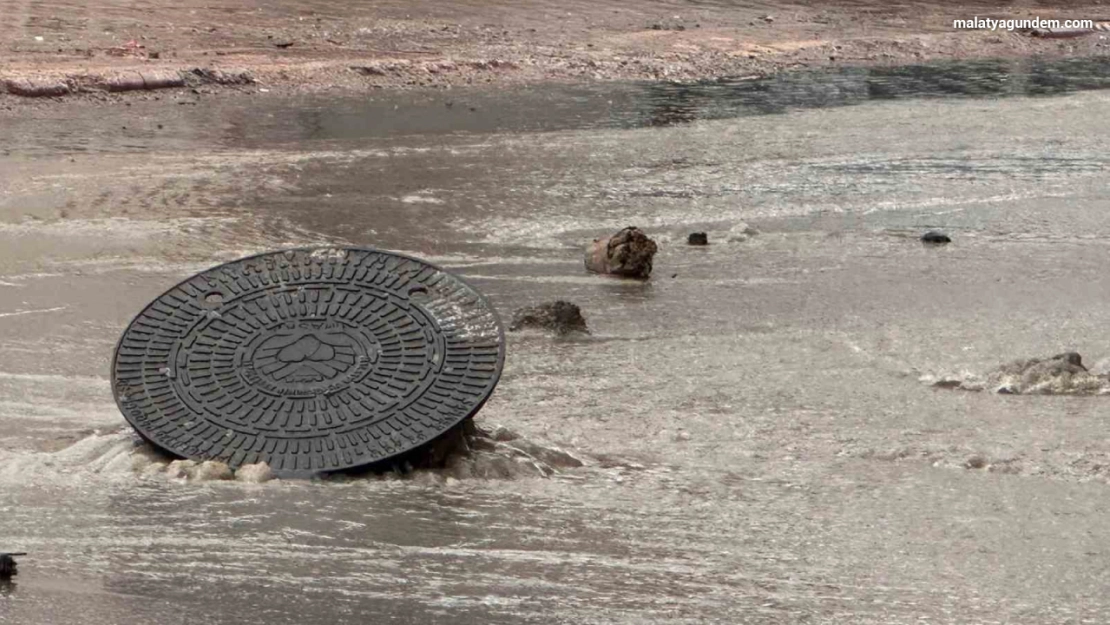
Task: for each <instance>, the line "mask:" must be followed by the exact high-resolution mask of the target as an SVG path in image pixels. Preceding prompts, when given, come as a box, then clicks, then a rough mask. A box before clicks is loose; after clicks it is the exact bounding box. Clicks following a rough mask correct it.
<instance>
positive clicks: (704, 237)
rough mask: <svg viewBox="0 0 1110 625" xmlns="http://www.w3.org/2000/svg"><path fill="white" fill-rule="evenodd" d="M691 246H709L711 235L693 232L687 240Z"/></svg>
mask: <svg viewBox="0 0 1110 625" xmlns="http://www.w3.org/2000/svg"><path fill="white" fill-rule="evenodd" d="M686 243H688V244H689V245H709V235H708V234H706V233H704V232H691V233H690V236H689V237H687V238H686Z"/></svg>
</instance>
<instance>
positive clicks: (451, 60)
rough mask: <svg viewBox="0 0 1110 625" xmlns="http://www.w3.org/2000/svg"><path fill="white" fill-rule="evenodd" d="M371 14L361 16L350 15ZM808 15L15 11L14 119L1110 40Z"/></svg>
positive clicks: (1052, 12) (470, 7)
mask: <svg viewBox="0 0 1110 625" xmlns="http://www.w3.org/2000/svg"><path fill="white" fill-rule="evenodd" d="M352 4H354V5H356V6H350V5H352ZM822 4H823V6H820V7H803V6H794V5H790V4H781V3H774V4H769V3H763V4H761V5H759V6H748V7H739V8H737V7H722V6H713V5H696V6H676V5H663V4H661V3H657V2H643V1H640V2H633V3H628V2H616V1H615V0H600V1H598V2H590V3H585V2H570V3H550V2H539V1H536V0H531V1H525V2H513V3H504V4H502V3H488V2H466V1H465V0H456V1H454V2H451V3H438V2H431V1H429V0H424V1H423V2H417V3H401V2H396V3H388V2H375V3H372V4H369V5H366V4H364V3H345V2H340V1H339V0H331V1H328V0H323V1H320V0H315V1H312V0H310V1H306V2H293V1H292V0H278V1H276V2H272V3H264V5H263V6H259V3H253V2H244V1H243V0H227V1H226V2H224V3H222V4H220V5H218V6H215V7H214V6H211V5H205V4H202V3H201V2H199V0H185V1H184V2H183V3H176V4H171V3H168V2H162V1H161V0H156V1H155V2H152V3H146V4H145V5H143V8H140V9H135V8H133V7H134V6H135V5H134V3H130V2H124V1H123V0H99V1H98V2H92V3H88V4H87V5H86V6H83V7H80V8H77V7H76V6H74V5H64V6H62V5H51V6H49V8H42V3H38V2H33V1H32V0H0V7H3V8H7V9H8V10H7V11H0V14H3V15H4V17H0V23H3V24H4V26H5V27H4V28H2V29H0V105H3V106H9V107H10V106H12V103H13V102H16V101H25V100H27V99H29V98H26V97H20V96H36V95H37V96H63V95H68V96H74V95H76V96H78V97H86V98H91V99H111V98H114V97H118V96H116V95H113V94H119V93H123V92H129V91H140V92H149V91H150V90H153V89H161V88H171V89H172V88H178V89H193V90H205V91H212V92H219V91H220V90H221V89H225V88H227V89H231V88H234V89H251V90H265V91H277V92H314V91H324V90H343V91H360V90H373V89H381V88H413V87H423V88H428V87H450V86H458V85H473V84H495V85H496V84H507V83H519V82H532V81H551V80H555V81H594V80H643V79H647V80H698V79H707V78H714V77H719V76H749V75H763V74H768V73H772V72H778V71H783V70H786V69H791V68H798V67H822V66H830V65H840V64H850V65H892V64H905V63H913V62H920V61H929V60H940V59H974V58H997V57H1019V56H1030V55H1042V56H1048V57H1060V56H1090V55H1101V54H1106V53H1107V51H1108V50H1110V33H1096V34H1094V35H1090V36H1085V37H1078V38H1069V39H1042V38H1034V37H1030V36H1028V35H1023V34H1018V33H1014V32H1006V31H995V32H991V31H967V30H955V29H953V28H952V20H954V19H963V18H970V17H975V16H980V17H994V18H1001V19H1020V18H1026V17H1042V18H1046V19H1048V18H1059V19H1082V18H1090V19H1100V18H1106V17H1107V15H1104V14H1103V13H1104V12H1105V13H1110V10H1106V9H1100V8H1099V5H1096V4H1091V5H1086V6H1083V5H1078V6H1075V5H1073V6H1069V7H1067V8H1063V9H1061V8H1045V7H1037V8H1034V7H1030V8H1013V7H1011V8H1007V9H999V8H998V7H997V6H993V7H992V6H988V5H982V6H974V5H971V6H967V5H965V6H961V7H949V6H946V5H944V4H943V3H937V2H921V3H916V2H902V3H897V4H882V5H881V6H880V3H878V2H875V3H868V2H844V3H840V4H838V3H833V4H824V3H822Z"/></svg>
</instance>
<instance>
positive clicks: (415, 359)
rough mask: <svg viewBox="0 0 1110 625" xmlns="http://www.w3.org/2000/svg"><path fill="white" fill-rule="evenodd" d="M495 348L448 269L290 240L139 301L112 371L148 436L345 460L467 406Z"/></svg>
mask: <svg viewBox="0 0 1110 625" xmlns="http://www.w3.org/2000/svg"><path fill="white" fill-rule="evenodd" d="M504 361H505V335H504V330H503V328H502V326H501V320H500V318H499V317H498V315H497V312H496V311H495V310H494V309H493V307H492V306H491V305H490V303H489V302H488V301H487V300H486V298H485V297H484V296H482V294H481V293H479V292H478V291H477V290H476V289H474V288H473V287H471V286H470V285H468V284H467V283H466V282H464V281H463V280H461V279H459V278H458V277H456V276H453V275H451V274H449V273H447V272H445V271H443V270H442V269H440V268H438V267H436V266H434V265H432V264H430V263H427V262H424V261H422V260H419V259H416V258H412V257H409V256H405V255H402V254H395V253H392V252H384V251H381V250H375V249H369V248H323V249H293V250H282V251H278V252H271V253H266V254H259V255H257V256H251V257H248V258H243V259H240V260H236V261H233V262H230V263H227V264H224V265H220V266H218V267H214V268H212V269H209V270H207V271H204V272H201V273H199V274H197V275H195V276H193V277H191V278H189V279H187V280H185V281H184V282H181V283H180V284H178V285H177V286H175V287H173V288H172V289H170V290H169V291H167V292H166V293H164V294H163V295H162V296H161V297H159V298H158V299H156V300H154V302H152V303H151V304H150V305H149V306H147V307H146V309H145V310H143V311H142V312H141V313H139V315H138V316H137V317H135V319H134V320H133V321H132V322H131V324H130V325H129V326H128V327H127V330H126V331H125V332H124V334H123V336H122V337H121V338H120V341H119V344H118V345H117V346H116V352H115V358H114V359H113V362H112V386H113V389H114V392H115V396H116V403H117V404H118V405H119V408H120V410H121V411H122V412H123V414H124V417H125V418H126V419H127V420H128V421H129V422H130V423H131V425H132V426H134V428H135V429H136V430H138V431H139V433H140V434H141V435H142V436H143V437H144V438H146V439H147V440H148V441H150V442H152V443H153V444H155V445H157V446H159V447H162V448H164V449H166V450H168V451H170V452H171V453H173V454H175V455H178V456H183V457H186V458H193V459H212V460H220V461H223V462H226V463H228V464H229V465H231V466H232V467H238V466H240V465H243V464H249V463H254V462H267V463H269V464H270V466H271V467H272V468H273V469H274V470H275V471H278V472H285V473H288V474H293V473H305V474H311V473H317V472H323V471H336V470H341V469H348V468H352V467H359V466H364V465H369V464H373V463H375V462H380V461H382V460H385V459H387V458H390V457H393V456H397V455H399V454H402V453H405V452H407V451H409V450H412V449H415V448H417V447H419V446H421V445H423V444H424V443H427V442H429V441H431V440H432V439H434V438H435V437H437V436H438V435H440V434H442V433H444V432H446V431H447V430H449V429H451V428H452V427H453V426H455V425H457V424H458V423H460V422H461V421H463V420H464V419H466V418H467V417H469V416H471V415H473V414H474V413H475V412H477V411H478V410H479V409H480V408H481V407H482V405H483V404H484V403H485V402H486V400H487V399H488V398H489V396H490V394H491V393H493V389H494V387H495V386H496V385H497V381H498V379H499V378H500V376H501V368H502V366H503V365H504Z"/></svg>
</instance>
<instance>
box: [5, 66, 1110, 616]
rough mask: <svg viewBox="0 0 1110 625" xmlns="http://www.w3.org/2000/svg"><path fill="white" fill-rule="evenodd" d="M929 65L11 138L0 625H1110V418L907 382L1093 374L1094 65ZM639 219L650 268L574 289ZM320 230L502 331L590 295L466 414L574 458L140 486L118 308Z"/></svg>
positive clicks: (127, 111) (1097, 275)
mask: <svg viewBox="0 0 1110 625" xmlns="http://www.w3.org/2000/svg"><path fill="white" fill-rule="evenodd" d="M930 71H933V70H921V71H918V72H916V73H914V72H909V73H910V74H911V76H912V77H914V80H913V81H911V83H912V84H910V86H907V83H905V82H904V81H903V79H902V78H899V77H898V76H894V77H891V76H890V75H883V76H880V77H876V75H875V74H869V73H867V72H856V73H852V72H846V73H845V74H844V75H843V76H838V77H836V78H828V77H826V76H823V75H810V76H809V78H805V77H795V78H791V79H789V80H786V79H781V80H778V81H777V82H776V81H772V82H769V83H760V84H758V85H748V84H738V85H732V86H731V87H732V88H731V89H730V88H728V87H729V85H724V86H715V87H713V88H710V87H704V88H699V89H690V88H677V87H672V88H659V87H655V88H647V87H641V86H636V85H627V86H616V87H611V88H608V87H607V88H606V89H607V90H605V91H595V90H590V89H582V88H573V89H572V88H560V87H546V88H543V89H534V88H533V89H527V90H524V89H522V90H518V91H507V92H499V93H488V92H480V91H473V92H465V91H462V92H461V91H454V92H451V94H450V96H449V97H447V96H445V95H444V94H443V93H427V94H424V93H416V94H407V95H392V96H383V97H381V98H378V99H375V100H372V101H323V100H297V101H289V100H284V99H266V98H265V97H262V96H242V97H235V98H230V99H228V100H223V101H220V102H217V103H209V102H202V103H200V104H197V105H190V104H185V105H178V104H175V103H174V102H172V101H166V102H135V103H134V104H133V105H132V106H130V107H103V108H102V107H96V106H87V105H82V104H79V103H61V104H58V105H57V106H56V107H45V108H38V109H35V110H33V111H29V112H28V113H27V114H25V115H20V116H14V117H9V118H5V119H4V123H3V124H0V422H2V423H3V426H4V427H3V428H2V431H0V484H2V488H0V548H8V549H16V550H25V551H29V552H31V555H30V556H28V557H27V558H25V559H24V561H23V562H24V563H23V566H22V568H21V573H20V575H19V576H18V577H17V578H16V581H15V583H14V584H8V585H5V586H4V587H3V588H2V589H0V622H5V623H8V622H10V623H43V624H48V625H62V624H68V623H74V624H76V623H81V624H82V625H88V624H98V623H137V622H152V623H154V622H156V623H179V622H180V623H186V622H190V623H191V622H197V621H205V622H210V623H233V622H269V623H297V624H314V623H320V624H325V623H357V622H368V621H373V622H395V623H437V622H443V623H448V622H450V623H476V624H477V623H705V622H719V623H738V622H743V623H799V622H806V623H918V622H931V623H972V622H973V623H1038V624H1039V623H1101V622H1105V621H1106V619H1107V615H1108V614H1110V603H1108V602H1107V599H1106V595H1105V589H1106V587H1107V584H1108V581H1110V580H1108V570H1110V569H1108V563H1110V554H1108V553H1107V551H1106V545H1107V544H1108V540H1107V539H1108V538H1110V536H1108V530H1107V527H1108V525H1107V524H1106V522H1105V521H1106V518H1107V516H1106V515H1107V509H1106V508H1107V503H1108V502H1110V499H1108V497H1107V469H1106V467H1107V466H1110V441H1108V440H1107V437H1106V433H1105V432H1106V429H1105V422H1104V415H1105V405H1104V404H1105V401H1106V399H1105V398H1104V397H1053V396H1046V397H1005V396H997V395H990V394H975V393H955V392H945V391H938V390H935V389H932V388H930V387H929V386H928V385H927V384H925V383H924V382H922V381H921V380H922V378H923V377H924V376H928V375H935V374H942V373H949V372H960V371H962V370H965V369H966V370H970V371H983V370H985V369H987V368H990V367H993V366H994V365H996V364H998V363H999V362H1002V361H1006V360H1010V359H1013V358H1018V357H1024V356H1034V355H1043V354H1051V353H1057V352H1059V351H1063V350H1064V349H1076V350H1078V351H1080V352H1082V353H1083V354H1084V356H1085V358H1086V359H1087V361H1088V362H1095V361H1098V360H1100V359H1102V358H1105V357H1107V356H1110V340H1108V339H1107V338H1106V334H1105V331H1104V328H1105V327H1106V325H1107V321H1108V319H1107V314H1106V313H1105V312H1104V311H1105V310H1107V302H1108V299H1110V281H1108V280H1107V278H1106V277H1105V271H1104V265H1105V258H1106V251H1107V246H1108V243H1110V211H1107V210H1106V209H1107V208H1108V207H1107V201H1108V200H1107V199H1106V198H1107V197H1108V194H1107V177H1106V174H1107V169H1108V164H1110V158H1108V157H1107V156H1106V145H1108V143H1110V141H1108V139H1110V131H1108V130H1107V129H1106V124H1105V119H1106V118H1107V113H1108V112H1110V96H1108V95H1107V93H1106V92H1104V91H1101V90H1098V89H1097V88H1096V87H1100V86H1102V84H1101V82H1100V81H1101V80H1102V76H1103V74H1104V72H1103V70H1102V69H1101V65H1099V64H1097V63H1094V64H1090V63H1089V64H1087V65H1072V66H1053V67H1048V68H1046V67H1043V66H1037V65H1030V64H1027V63H1026V64H1023V63H1019V64H1014V65H995V66H982V65H979V66H972V67H956V68H949V69H948V70H946V71H943V72H939V73H938V72H935V71H933V74H930V73H929V72H930ZM922 75H925V76H934V77H933V78H928V77H926V78H920V77H921V76H922ZM1045 76H1048V77H1049V78H1048V79H1046V78H1044V77H1045ZM1050 79H1051V80H1050ZM1045 80H1049V82H1052V83H1053V84H1055V85H1056V87H1054V88H1051V89H1047V90H1046V89H1041V88H1040V85H1042V84H1043V83H1044V82H1045ZM899 81H903V82H899ZM961 81H962V82H961ZM1061 84H1062V85H1063V87H1060V85H1061ZM891 85H895V86H894V87H892V86H891ZM899 85H900V86H899ZM953 85H955V86H953ZM960 85H963V87H960ZM1030 85H1032V86H1030ZM1088 89H1089V90H1088ZM892 94H893V95H892ZM448 100H450V101H451V102H452V105H451V106H447V101H448ZM471 108H473V109H474V110H473V111H472V110H470V109H471ZM629 224H635V225H639V226H640V227H642V228H644V229H645V230H647V231H648V232H649V234H651V235H652V236H653V237H655V238H656V239H657V241H659V243H660V246H661V251H660V253H659V256H658V257H657V259H656V263H655V267H656V271H655V275H654V277H653V278H652V280H651V281H649V282H646V283H631V282H622V281H615V280H609V279H605V278H602V277H597V276H591V275H588V274H586V273H585V272H584V270H583V268H582V263H581V246H582V244H583V243H584V242H585V241H587V240H589V239H590V238H592V237H594V236H598V235H600V234H602V233H605V232H607V231H609V230H612V229H616V228H619V227H621V226H624V225H629ZM745 224H749V225H751V226H754V227H755V228H756V229H758V230H759V234H757V235H754V236H744V235H742V234H741V232H742V231H743V229H744V225H745ZM929 228H941V229H944V230H945V231H947V232H949V233H950V234H951V235H952V238H953V243H952V244H951V245H949V246H946V247H942V248H930V247H924V246H922V245H920V244H919V243H918V241H917V239H916V237H917V235H919V234H920V233H921V232H923V231H924V230H925V229H929ZM693 230H702V231H707V232H708V233H709V237H710V241H711V245H710V246H708V247H707V248H691V247H687V246H685V245H684V244H683V241H684V240H685V235H686V234H687V233H688V232H690V231H693ZM730 239H735V240H730ZM332 244H357V245H374V246H379V247H383V248H387V249H393V250H398V251H404V252H408V253H412V254H417V255H420V256H422V257H424V258H427V259H429V260H431V261H433V262H437V263H440V264H442V265H443V266H445V267H447V268H449V269H451V270H453V271H456V272H458V273H460V274H461V275H463V276H465V277H466V278H467V279H468V280H469V281H471V282H472V283H473V284H475V285H476V286H478V287H479V288H481V289H482V290H483V291H484V292H485V293H487V294H488V295H489V296H490V298H491V300H492V301H493V302H494V304H495V305H496V306H497V307H498V308H499V310H501V312H502V314H503V315H505V316H507V315H508V314H509V313H510V312H511V311H512V310H513V309H514V308H515V307H518V306H521V305H525V304H530V303H535V302H538V301H544V300H550V299H555V298H567V299H571V300H573V301H575V302H577V303H578V304H580V305H581V306H582V307H583V310H584V312H585V314H586V316H587V319H588V321H589V324H590V326H591V328H592V330H593V335H592V337H591V338H589V339H574V340H555V339H552V338H549V337H543V336H537V335H513V336H511V337H510V340H509V352H508V353H509V357H508V361H507V365H506V369H505V374H504V377H503V379H502V383H501V385H500V386H499V388H498V391H497V393H496V394H495V396H494V398H493V399H492V400H491V401H490V403H489V404H488V405H487V407H486V408H485V409H484V410H483V412H482V413H481V415H480V416H479V420H480V421H482V422H484V423H488V424H492V423H497V424H503V425H507V426H509V427H511V428H513V429H516V430H518V431H520V432H521V433H522V434H524V435H525V436H527V437H529V438H532V439H535V440H541V441H548V442H551V443H554V444H558V445H562V446H564V447H566V448H568V449H572V450H574V451H575V452H576V453H578V454H580V455H581V456H583V457H584V458H586V459H587V465H588V466H586V467H585V468H582V469H573V470H565V471H563V472H562V473H561V474H560V475H558V476H557V477H555V478H552V479H541V478H536V477H522V478H521V479H517V480H477V479H463V480H452V481H447V480H446V479H445V478H444V476H437V475H421V476H417V477H416V478H415V479H408V480H367V479H357V480H339V481H331V482H318V483H306V482H276V483H269V484H265V485H260V486H250V485H242V484H237V483H227V484H225V483H201V484H196V483H177V482H175V481H172V480H169V479H167V478H165V477H163V476H158V475H154V476H152V475H142V474H141V473H142V469H143V468H144V467H146V466H148V465H149V460H148V459H147V457H146V456H145V455H143V454H141V453H137V452H136V451H135V450H134V449H133V446H132V443H131V442H130V441H129V439H128V438H127V436H126V435H125V434H123V433H120V428H121V426H122V425H123V421H122V418H121V417H120V416H119V414H118V412H117V410H116V408H115V405H114V403H113V402H112V398H111V394H110V390H109V386H108V366H109V361H110V358H111V351H112V349H113V347H114V343H115V341H116V339H117V338H118V335H119V332H120V331H122V329H123V328H124V326H125V325H126V323H127V321H128V320H129V318H130V316H131V315H133V314H134V313H135V312H137V311H138V310H140V309H141V308H142V306H143V305H145V303H146V302H148V301H149V300H150V299H152V298H153V297H155V296H157V295H158V294H159V293H161V292H162V291H164V290H165V289H166V288H168V287H169V286H171V285H172V284H174V283H176V282H177V281H178V280H180V279H181V278H182V277H184V276H186V275H188V274H190V273H192V272H195V271H198V270H200V269H202V268H205V267H207V266H210V265H213V264H216V263H218V262H222V261H224V260H229V259H232V258H235V257H239V256H242V255H245V254H248V253H254V252H260V251H264V250H267V249H272V248H275V247H282V246H287V245H332ZM973 457H981V458H983V459H985V460H986V462H985V466H984V468H979V469H973V468H968V467H969V466H971V465H973V464H974V465H975V466H979V465H978V463H969V460H970V459H971V458H973Z"/></svg>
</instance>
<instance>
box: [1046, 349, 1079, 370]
mask: <svg viewBox="0 0 1110 625" xmlns="http://www.w3.org/2000/svg"><path fill="white" fill-rule="evenodd" d="M1051 360H1062V361H1064V362H1065V363H1067V364H1069V365H1071V366H1072V367H1077V368H1079V369H1082V370H1083V371H1086V370H1087V367H1084V366H1083V357H1082V356H1080V355H1079V352H1064V353H1062V354H1056V355H1055V356H1053V357H1052V358H1051Z"/></svg>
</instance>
